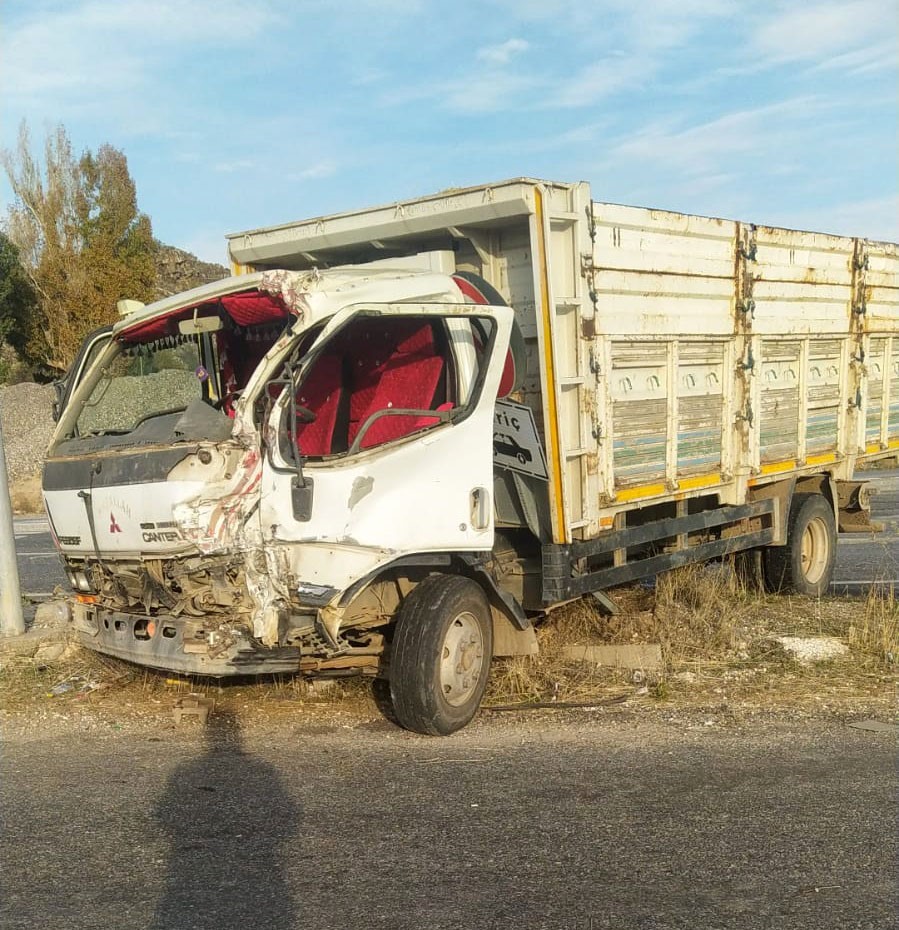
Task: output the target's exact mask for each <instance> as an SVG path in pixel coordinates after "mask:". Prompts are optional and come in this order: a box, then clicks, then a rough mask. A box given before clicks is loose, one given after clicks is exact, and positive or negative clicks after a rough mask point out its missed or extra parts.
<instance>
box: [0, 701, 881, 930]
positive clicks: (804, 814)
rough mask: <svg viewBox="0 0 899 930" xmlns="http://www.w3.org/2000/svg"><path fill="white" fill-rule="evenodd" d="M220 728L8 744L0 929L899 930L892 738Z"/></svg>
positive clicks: (565, 725)
mask: <svg viewBox="0 0 899 930" xmlns="http://www.w3.org/2000/svg"><path fill="white" fill-rule="evenodd" d="M213 721H214V723H213V724H210V726H209V728H208V729H207V730H206V731H205V732H204V731H201V730H200V729H199V728H198V727H193V728H188V729H187V730H184V729H182V730H175V729H173V727H172V726H171V725H167V726H166V725H163V724H160V725H159V726H158V727H157V728H156V729H151V730H149V731H148V730H147V729H146V728H144V729H138V730H136V731H129V729H128V728H127V727H126V728H125V729H124V730H123V731H121V732H111V731H110V730H109V729H107V730H106V731H103V732H98V731H94V732H91V733H80V734H71V733H61V734H60V733H54V734H49V735H47V736H44V737H42V736H39V735H36V734H34V735H32V736H30V737H28V736H25V737H20V736H14V737H12V738H7V740H6V746H5V749H4V753H3V758H2V763H0V773H2V781H0V785H2V787H0V810H2V816H3V832H2V839H0V854H2V859H3V863H4V867H3V903H2V905H0V926H2V927H3V928H4V930H14V928H15V930H18V928H21V930H26V928H27V930H33V928H36V927H40V928H41V930H82V928H84V930H88V928H91V930H93V928H97V930H100V928H102V930H109V928H128V930H132V928H153V930H194V928H197V930H206V928H210V930H211V928H216V930H223V928H248V927H251V928H259V930H281V928H304V930H306V928H316V930H317V928H355V927H360V928H362V927H365V928H370V927H374V928H415V930H422V928H433V930H441V928H453V930H455V928H465V930H482V928H486V930H493V928H496V930H538V928H539V930H599V928H618V930H633V928H690V930H697V928H698V930H711V928H715V930H718V928H720V930H725V928H747V930H764V928H779V930H780V928H785V930H831V928H833V930H837V928H838V930H853V928H859V930H861V928H865V930H879V928H884V930H886V928H890V930H892V928H894V927H895V926H896V916H897V900H896V870H895V866H896V854H897V834H896V829H895V804H896V796H897V788H899V785H897V774H896V765H895V762H896V755H895V735H890V734H884V733H871V732H863V731H860V730H855V729H850V728H848V727H846V726H845V725H843V724H840V723H824V724H822V723H809V722H804V723H799V722H797V723H795V724H791V725H789V726H785V725H783V724H781V725H779V726H778V725H774V726H772V725H770V724H769V725H767V726H763V725H759V726H758V728H756V729H752V730H743V731H738V730H734V729H727V728H724V729H719V728H718V727H717V726H703V725H702V722H697V723H695V724H692V725H688V724H687V722H686V721H668V722H665V721H657V722H645V721H644V722H638V721H636V719H635V718H634V717H632V716H631V715H630V714H629V712H627V711H625V710H622V711H617V710H616V711H613V712H610V713H608V714H607V715H599V716H597V715H593V716H588V715H580V716H578V717H568V718H566V717H561V716H560V717H553V718H551V719H548V718H537V717H531V718H530V719H527V718H524V719H522V718H515V719H513V720H510V719H508V718H500V717H496V716H494V717H487V718H481V719H480V720H478V721H476V722H475V724H473V725H472V726H471V727H470V728H469V729H467V730H465V731H463V732H462V733H460V734H457V735H456V736H455V737H453V738H451V739H446V740H435V739H429V738H427V737H418V736H414V735H412V734H408V733H405V732H403V731H400V730H397V729H395V728H392V727H391V726H390V725H389V724H387V723H365V724H361V725H358V726H356V727H355V728H353V729H349V728H344V727H341V726H340V725H338V724H326V725H322V724H321V723H319V724H316V725H314V726H313V725H310V724H305V725H301V726H298V725H295V724H293V725H291V724H287V725H280V726H269V727H266V728H262V729H257V728H256V727H254V730H253V733H252V734H250V735H248V734H244V735H241V733H240V732H239V730H238V728H237V726H236V724H234V722H233V721H230V720H227V719H221V718H215V717H214V718H213ZM57 729H58V728H57Z"/></svg>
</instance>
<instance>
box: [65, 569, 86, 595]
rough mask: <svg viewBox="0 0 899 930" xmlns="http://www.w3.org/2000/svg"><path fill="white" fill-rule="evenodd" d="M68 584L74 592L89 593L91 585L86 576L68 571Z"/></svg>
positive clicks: (78, 572) (82, 573)
mask: <svg viewBox="0 0 899 930" xmlns="http://www.w3.org/2000/svg"><path fill="white" fill-rule="evenodd" d="M67 574H68V576H69V584H70V585H71V586H72V587H73V588H74V589H75V590H76V591H90V590H91V583H90V582H89V581H88V580H87V575H85V574H84V572H80V571H69V572H68V573H67Z"/></svg>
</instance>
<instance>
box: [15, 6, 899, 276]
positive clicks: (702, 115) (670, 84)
mask: <svg viewBox="0 0 899 930" xmlns="http://www.w3.org/2000/svg"><path fill="white" fill-rule="evenodd" d="M897 94H899V4H897V3H896V2H895V0H837V2H833V0H789V2H784V0H754V2H742V0H643V2H638V0H575V2H568V0H482V2H468V0H456V2H454V3H438V2H432V0H335V2H325V0H296V2H283V0H282V2H279V0H239V2H237V0H27V2H26V0H0V142H2V145H3V146H4V147H7V148H8V147H11V146H13V145H14V143H15V138H16V132H17V127H18V124H19V122H20V120H21V119H22V118H23V117H24V118H26V119H27V120H28V122H29V125H30V127H31V130H32V136H33V138H34V140H36V141H37V142H42V139H43V136H44V134H45V131H46V129H47V128H48V127H49V126H53V125H55V124H56V123H59V122H62V123H63V124H64V125H65V126H66V128H67V130H68V132H69V135H70V138H71V139H72V142H73V144H74V147H75V149H76V151H80V150H81V149H83V148H91V149H96V148H97V147H98V146H100V145H101V144H103V143H106V142H108V143H111V144H112V145H114V146H116V147H117V148H120V149H122V150H123V151H124V152H125V154H126V155H127V156H128V160H129V165H130V168H131V172H132V175H133V176H134V178H135V181H136V183H137V189H138V199H139V202H140V206H141V209H143V210H144V211H145V212H147V213H149V214H150V216H151V217H152V220H153V226H154V231H155V233H156V235H157V236H158V237H159V238H160V239H162V240H163V241H165V242H168V243H170V244H172V245H177V246H179V247H181V248H185V249H188V250H189V251H192V252H195V253H197V254H198V255H200V256H201V257H202V258H205V259H208V260H213V261H224V260H225V244H224V234H225V233H226V232H236V231H239V230H243V229H248V228H254V227H258V226H264V225H269V224H273V223H283V222H289V221H291V220H295V219H301V218H305V217H310V216H315V215H318V214H323V213H332V212H337V211H340V210H346V209H352V208H355V207H364V206H372V205H376V204H380V203H385V202H389V201H393V200H398V199H403V198H408V197H415V196H418V195H422V194H428V193H432V192H434V191H437V190H440V189H442V188H445V187H457V186H466V185H469V184H479V183H483V182H487V181H497V180H501V179H503V178H507V177H517V176H522V175H526V176H535V177H543V178H549V179H552V180H561V181H576V180H586V181H590V182H591V184H592V189H593V196H594V199H597V200H606V201H613V202H618V203H628V204H637V205H641V206H649V207H661V208H667V209H674V210H683V211H687V212H691V213H702V214H707V215H714V216H725V217H735V218H739V219H745V220H751V221H755V222H759V223H767V224H772V225H785V226H792V227H798V228H806V229H808V228H810V229H817V230H823V231H828V232H841V233H846V234H850V235H867V236H871V237H875V238H883V239H892V240H897V239H899V159H897ZM9 196H10V192H9V189H8V187H7V185H6V183H5V180H3V181H0V208H2V211H3V212H5V205H6V203H8V201H9Z"/></svg>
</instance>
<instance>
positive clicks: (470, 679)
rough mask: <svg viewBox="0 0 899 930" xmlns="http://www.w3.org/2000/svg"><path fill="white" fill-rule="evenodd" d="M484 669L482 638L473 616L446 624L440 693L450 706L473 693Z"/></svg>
mask: <svg viewBox="0 0 899 930" xmlns="http://www.w3.org/2000/svg"><path fill="white" fill-rule="evenodd" d="M483 666H484V637H483V634H482V633H481V626H480V624H479V623H478V621H477V618H476V617H475V616H474V614H472V613H469V612H468V611H465V612H464V613H460V614H458V615H457V616H456V617H455V618H454V619H453V621H452V623H450V625H449V628H448V629H447V631H446V636H445V637H444V638H443V654H442V656H441V659H440V690H441V691H442V692H443V699H444V700H445V701H446V702H447V703H448V704H451V705H452V706H453V707H458V706H459V705H460V704H464V703H465V702H466V701H468V700H469V699H470V698H471V696H472V695H473V694H474V693H475V692H476V691H477V689H478V685H479V683H480V680H481V669H482V668H483Z"/></svg>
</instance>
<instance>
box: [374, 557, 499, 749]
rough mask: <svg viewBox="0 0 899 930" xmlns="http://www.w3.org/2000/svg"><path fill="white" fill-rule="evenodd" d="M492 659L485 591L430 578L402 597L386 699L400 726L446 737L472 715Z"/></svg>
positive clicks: (464, 580) (452, 578)
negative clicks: (388, 691) (404, 597)
mask: <svg viewBox="0 0 899 930" xmlns="http://www.w3.org/2000/svg"><path fill="white" fill-rule="evenodd" d="M492 655H493V623H492V619H491V616H490V605H489V604H488V603H487V598H486V597H485V595H484V592H483V591H482V590H481V589H480V588H479V587H478V585H476V584H475V583H474V582H473V581H470V580H469V579H468V578H461V577H459V576H450V575H431V576H430V577H429V578H426V579H425V580H424V581H423V582H422V583H421V584H420V585H418V587H416V588H415V589H414V590H413V591H412V592H411V594H410V595H409V596H408V597H407V598H406V601H405V603H404V604H403V606H402V608H401V609H400V613H399V616H398V617H397V621H396V631H395V632H394V636H393V645H392V648H391V653H390V696H391V700H392V702H393V709H394V712H395V713H396V717H397V720H398V721H399V723H400V724H401V725H402V726H404V727H406V729H408V730H413V731H415V732H416V733H426V734H429V735H432V736H448V735H449V734H450V733H455V732H456V730H460V729H462V727H464V726H465V725H466V724H467V723H468V722H469V721H470V720H471V718H472V717H474V715H475V713H476V712H477V709H478V706H479V705H480V703H481V698H482V697H483V695H484V689H485V688H486V687H487V676H488V675H489V673H490V659H491V657H492Z"/></svg>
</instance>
